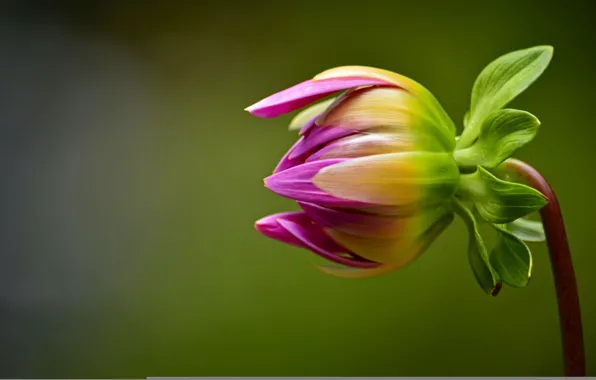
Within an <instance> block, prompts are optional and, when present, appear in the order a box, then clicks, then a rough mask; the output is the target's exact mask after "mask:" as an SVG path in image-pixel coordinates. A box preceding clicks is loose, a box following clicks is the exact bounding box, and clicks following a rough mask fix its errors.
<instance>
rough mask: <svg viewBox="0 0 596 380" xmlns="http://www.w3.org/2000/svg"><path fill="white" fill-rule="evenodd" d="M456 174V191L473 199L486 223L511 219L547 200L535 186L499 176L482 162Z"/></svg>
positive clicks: (464, 196)
mask: <svg viewBox="0 0 596 380" xmlns="http://www.w3.org/2000/svg"><path fill="white" fill-rule="evenodd" d="M460 178H461V180H460V188H459V189H458V193H457V195H458V196H459V197H460V198H462V199H467V200H470V201H472V202H474V206H475V207H476V209H477V211H478V213H479V214H480V215H481V216H482V218H484V219H485V220H486V221H487V222H490V223H495V224H502V223H511V222H513V221H515V220H516V219H518V218H521V217H523V216H526V215H528V214H530V213H531V212H534V211H537V210H539V209H541V208H542V207H544V205H546V204H547V199H546V197H545V196H544V195H542V193H540V192H539V191H538V190H535V189H533V188H531V187H529V186H526V185H522V184H519V183H513V182H507V181H503V180H500V179H498V178H497V177H495V176H494V175H492V174H491V173H489V172H488V171H487V170H486V169H484V168H483V167H482V166H478V170H477V171H476V172H474V173H472V174H463V175H461V176H460Z"/></svg>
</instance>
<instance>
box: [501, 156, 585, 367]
mask: <svg viewBox="0 0 596 380" xmlns="http://www.w3.org/2000/svg"><path fill="white" fill-rule="evenodd" d="M505 165H506V166H507V167H508V168H510V169H512V170H514V171H515V172H516V173H518V174H520V175H521V176H522V177H524V178H525V179H526V180H527V181H528V183H529V184H530V185H531V186H532V187H534V188H535V189H536V190H538V191H540V192H542V193H543V194H544V195H545V196H546V197H547V198H548V200H549V202H548V204H547V205H546V206H544V207H543V208H542V210H540V216H541V218H542V223H543V225H544V232H545V234H546V242H547V245H548V251H549V255H550V262H551V267H552V272H553V275H554V280H555V281H554V282H555V289H556V292H557V304H558V307H559V322H560V326H561V335H562V340H563V359H564V363H565V376H585V375H586V364H585V358H584V341H583V333H582V320H581V312H580V306H579V295H578V292H577V283H576V280H575V272H574V270H573V262H572V260H571V252H570V250H569V243H568V242H567V233H566V232H565V224H564V223H563V216H562V214H561V208H560V207H559V202H558V201H557V197H556V196H555V193H554V191H553V189H552V188H551V187H550V185H549V184H548V182H546V180H545V179H544V177H542V175H541V174H540V173H539V172H538V171H537V170H536V169H534V168H533V167H531V166H530V165H528V164H526V163H525V162H522V161H519V160H515V159H509V160H507V161H506V162H505Z"/></svg>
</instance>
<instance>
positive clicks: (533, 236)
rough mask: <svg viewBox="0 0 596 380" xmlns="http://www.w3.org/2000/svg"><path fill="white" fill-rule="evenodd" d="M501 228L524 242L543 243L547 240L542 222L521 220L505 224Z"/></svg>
mask: <svg viewBox="0 0 596 380" xmlns="http://www.w3.org/2000/svg"><path fill="white" fill-rule="evenodd" d="M500 227H502V228H503V229H505V230H507V231H509V232H510V233H512V234H513V235H515V236H517V237H518V238H520V239H521V240H523V241H529V242H541V241H545V240H546V235H545V233H544V227H543V226H542V222H539V221H535V220H529V219H526V218H519V219H517V220H514V221H513V222H511V223H508V224H503V225H501V226H500Z"/></svg>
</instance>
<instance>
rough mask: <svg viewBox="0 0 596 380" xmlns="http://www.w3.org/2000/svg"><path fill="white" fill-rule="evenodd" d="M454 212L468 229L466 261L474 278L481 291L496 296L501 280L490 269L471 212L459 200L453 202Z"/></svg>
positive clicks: (482, 242)
mask: <svg viewBox="0 0 596 380" xmlns="http://www.w3.org/2000/svg"><path fill="white" fill-rule="evenodd" d="M453 204H454V206H455V207H454V208H455V212H457V214H458V215H459V216H460V217H461V218H462V219H463V221H464V222H465V223H466V226H467V227H468V233H469V241H468V260H469V262H470V266H471V267H472V272H473V273H474V278H476V281H477V282H478V285H480V287H481V288H482V290H483V291H484V292H485V293H487V294H489V295H491V296H493V297H494V296H496V295H497V294H498V293H499V291H500V290H501V279H500V278H499V275H498V274H497V272H496V271H495V270H494V269H493V268H492V266H491V264H490V260H489V257H488V253H487V251H486V247H485V246H484V241H483V240H482V236H481V235H480V232H479V231H478V225H477V223H476V219H475V218H474V215H473V214H472V212H471V211H470V210H469V209H468V208H467V207H466V206H464V205H463V204H462V203H461V202H460V201H459V200H457V199H454V200H453Z"/></svg>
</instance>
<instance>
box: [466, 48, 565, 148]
mask: <svg viewBox="0 0 596 380" xmlns="http://www.w3.org/2000/svg"><path fill="white" fill-rule="evenodd" d="M552 55H553V48H552V46H535V47H531V48H528V49H523V50H517V51H514V52H511V53H508V54H505V55H503V56H501V57H499V58H497V59H495V60H494V61H493V62H491V63H489V64H488V65H487V66H486V67H485V68H484V70H482V72H480V74H479V75H478V78H477V79H476V81H475V83H474V87H473V89H472V97H471V105H470V114H469V117H468V118H467V122H466V123H465V124H466V128H465V130H464V133H463V134H462V136H461V138H460V139H459V140H458V144H457V147H458V148H459V149H463V148H467V147H468V146H470V145H471V144H472V143H473V142H474V140H476V138H477V137H478V135H479V133H480V128H481V126H482V124H483V123H484V121H485V119H486V118H487V117H488V116H489V115H490V114H491V113H493V112H495V111H498V110H499V109H501V108H503V107H504V106H506V105H507V104H508V103H509V102H511V101H512V100H513V99H514V98H515V97H517V96H518V95H519V94H520V93H522V92H523V91H524V90H526V89H527V88H528V87H529V86H530V85H531V84H532V83H533V82H534V81H536V79H538V77H540V75H542V73H543V72H544V70H545V69H546V67H547V66H548V64H549V63H550V61H551V58H552Z"/></svg>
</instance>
